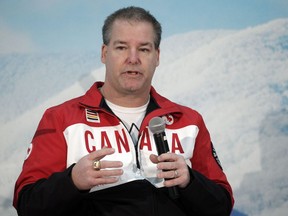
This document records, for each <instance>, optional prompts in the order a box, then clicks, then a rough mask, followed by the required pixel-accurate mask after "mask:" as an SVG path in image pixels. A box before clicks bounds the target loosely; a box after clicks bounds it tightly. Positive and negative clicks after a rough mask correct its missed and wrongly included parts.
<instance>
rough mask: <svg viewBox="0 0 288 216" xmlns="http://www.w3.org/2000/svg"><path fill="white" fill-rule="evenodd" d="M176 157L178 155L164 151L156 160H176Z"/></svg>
mask: <svg viewBox="0 0 288 216" xmlns="http://www.w3.org/2000/svg"><path fill="white" fill-rule="evenodd" d="M177 159H178V155H177V154H174V153H169V152H168V153H164V154H161V155H160V156H158V161H161V162H162V161H176V160H177Z"/></svg>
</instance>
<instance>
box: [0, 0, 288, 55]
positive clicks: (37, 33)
mask: <svg viewBox="0 0 288 216" xmlns="http://www.w3.org/2000/svg"><path fill="white" fill-rule="evenodd" d="M129 5H135V6H141V7H144V8H146V9H147V10H149V11H150V12H151V13H152V14H153V15H155V17H156V18H157V19H158V20H159V21H160V22H161V24H162V26H163V38H165V37H168V36H170V35H173V34H177V33H183V32H188V31H193V30H206V29H242V28H247V27H249V26H255V25H259V24H262V23H265V22H267V21H270V20H273V19H277V18H283V17H288V0H197V1H196V0H179V1H176V0H82V1H81V0H0V53H2V54H3V53H4V54H6V53H15V52H16V53H17V52H18V53H19V52H20V53H26V52H37V53H46V52H82V51H95V50H99V49H100V46H101V43H102V39H101V28H102V24H103V21H104V19H105V18H106V16H107V15H109V14H110V13H112V12H113V11H115V10H116V9H119V8H121V7H125V6H129Z"/></svg>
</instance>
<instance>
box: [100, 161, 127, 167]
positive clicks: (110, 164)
mask: <svg viewBox="0 0 288 216" xmlns="http://www.w3.org/2000/svg"><path fill="white" fill-rule="evenodd" d="M100 163H101V169H109V168H120V167H122V166H123V163H122V161H105V160H101V161H100Z"/></svg>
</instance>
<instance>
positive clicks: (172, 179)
mask: <svg viewBox="0 0 288 216" xmlns="http://www.w3.org/2000/svg"><path fill="white" fill-rule="evenodd" d="M150 160H151V161H152V162H153V163H155V164H157V168H158V169H159V170H162V172H159V173H158V174H157V177H158V178H164V179H165V181H164V185H165V186H166V187H171V186H176V185H178V186H179V187H180V188H185V187H186V186H187V185H188V184H189V182H190V174H189V170H188V167H187V164H186V163H185V159H184V157H183V156H181V155H177V154H174V153H164V154H161V155H160V156H157V155H154V154H151V155H150Z"/></svg>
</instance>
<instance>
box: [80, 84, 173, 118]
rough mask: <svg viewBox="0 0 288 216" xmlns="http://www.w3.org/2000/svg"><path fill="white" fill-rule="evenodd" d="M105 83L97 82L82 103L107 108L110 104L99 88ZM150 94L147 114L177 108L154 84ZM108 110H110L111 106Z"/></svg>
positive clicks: (97, 107)
mask: <svg viewBox="0 0 288 216" xmlns="http://www.w3.org/2000/svg"><path fill="white" fill-rule="evenodd" d="M103 84H104V82H95V83H94V84H93V85H92V86H91V87H90V89H89V90H88V91H87V92H86V93H85V95H84V96H83V97H82V99H81V100H80V105H82V106H85V107H87V108H90V109H100V108H104V109H106V110H107V107H108V106H107V104H106V103H105V100H104V97H103V96H102V94H101V92H100V90H99V89H100V88H101V87H102V86H103ZM150 95H151V97H150V102H149V105H148V108H147V112H146V115H148V114H149V113H151V112H152V111H154V110H156V109H158V108H165V109H168V110H171V109H175V107H176V106H175V105H176V104H175V103H173V102H171V101H170V100H168V99H167V98H165V97H163V96H161V95H159V94H158V93H157V92H156V90H155V89H154V87H153V86H151V90H150ZM108 111H110V109H109V107H108Z"/></svg>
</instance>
